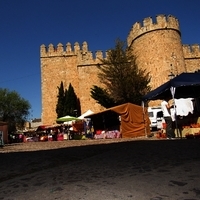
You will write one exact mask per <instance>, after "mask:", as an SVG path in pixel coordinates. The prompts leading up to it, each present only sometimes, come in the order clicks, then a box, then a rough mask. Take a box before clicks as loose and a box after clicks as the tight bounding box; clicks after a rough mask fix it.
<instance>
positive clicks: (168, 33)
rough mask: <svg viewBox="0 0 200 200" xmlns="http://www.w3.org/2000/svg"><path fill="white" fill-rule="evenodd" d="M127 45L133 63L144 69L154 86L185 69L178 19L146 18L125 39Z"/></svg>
mask: <svg viewBox="0 0 200 200" xmlns="http://www.w3.org/2000/svg"><path fill="white" fill-rule="evenodd" d="M127 44H128V47H129V49H130V51H131V52H132V54H133V55H135V56H136V62H137V64H138V66H139V67H140V68H142V69H147V70H148V71H149V72H150V74H151V76H152V81H151V86H152V88H156V87H158V86H159V85H161V84H162V83H163V82H166V81H168V80H169V76H168V75H170V73H171V72H172V73H173V74H174V75H177V74H180V73H182V72H184V71H186V68H185V62H184V55H183V49H182V43H181V33H180V28H179V22H178V20H177V19H176V18H175V17H173V16H171V15H169V16H167V17H166V16H165V15H158V16H156V19H155V22H153V19H152V18H151V17H148V18H145V19H144V20H143V24H141V23H139V22H136V23H135V24H134V25H133V27H132V29H131V30H130V33H129V35H128V38H127Z"/></svg>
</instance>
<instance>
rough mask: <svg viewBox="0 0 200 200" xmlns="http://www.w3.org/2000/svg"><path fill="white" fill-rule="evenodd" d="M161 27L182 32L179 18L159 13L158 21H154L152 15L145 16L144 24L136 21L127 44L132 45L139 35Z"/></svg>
mask: <svg viewBox="0 0 200 200" xmlns="http://www.w3.org/2000/svg"><path fill="white" fill-rule="evenodd" d="M159 29H163V30H164V29H174V30H176V31H178V32H179V33H180V29H179V21H178V19H177V18H175V17H173V16H172V15H168V16H166V15H157V16H156V23H153V19H152V18H151V17H148V18H144V20H143V24H142V25H141V23H140V22H136V23H135V24H134V25H133V26H132V28H131V30H130V32H129V35H128V37H127V45H128V46H130V45H131V43H132V41H134V40H135V39H136V38H138V37H139V36H141V35H143V34H145V33H148V32H151V31H154V30H159Z"/></svg>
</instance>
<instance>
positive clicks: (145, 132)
mask: <svg viewBox="0 0 200 200" xmlns="http://www.w3.org/2000/svg"><path fill="white" fill-rule="evenodd" d="M142 109H143V120H144V134H145V136H146V137H148V136H147V129H146V123H145V113H144V101H142Z"/></svg>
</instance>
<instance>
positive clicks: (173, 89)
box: [171, 87, 182, 139]
mask: <svg viewBox="0 0 200 200" xmlns="http://www.w3.org/2000/svg"><path fill="white" fill-rule="evenodd" d="M171 94H172V99H173V102H174V115H175V128H176V132H177V136H178V135H180V136H181V139H182V134H180V132H179V129H178V123H177V114H176V103H175V98H174V95H175V88H174V87H171Z"/></svg>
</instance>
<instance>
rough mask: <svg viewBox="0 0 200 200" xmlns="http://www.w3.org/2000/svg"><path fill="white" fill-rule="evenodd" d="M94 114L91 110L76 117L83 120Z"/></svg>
mask: <svg viewBox="0 0 200 200" xmlns="http://www.w3.org/2000/svg"><path fill="white" fill-rule="evenodd" d="M93 113H94V112H93V111H91V110H88V111H86V112H85V113H83V114H82V115H81V116H79V117H78V119H84V118H85V117H87V116H89V115H91V114H93Z"/></svg>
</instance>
